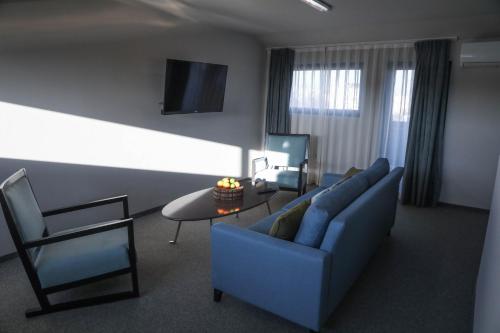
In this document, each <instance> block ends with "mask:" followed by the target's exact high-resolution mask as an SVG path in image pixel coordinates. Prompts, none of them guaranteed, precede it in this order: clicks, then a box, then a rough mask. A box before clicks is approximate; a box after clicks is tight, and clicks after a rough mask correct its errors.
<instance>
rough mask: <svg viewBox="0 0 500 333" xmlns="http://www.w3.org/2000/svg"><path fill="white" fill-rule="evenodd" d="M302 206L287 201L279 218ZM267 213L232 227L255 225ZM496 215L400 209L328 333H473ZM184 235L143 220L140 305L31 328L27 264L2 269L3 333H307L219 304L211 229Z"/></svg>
mask: <svg viewBox="0 0 500 333" xmlns="http://www.w3.org/2000/svg"><path fill="white" fill-rule="evenodd" d="M291 199H293V194H292V193H279V194H278V195H277V196H276V197H275V198H274V199H273V202H272V207H273V210H275V209H278V208H279V207H281V206H282V205H283V204H284V203H286V202H287V201H289V200H291ZM265 215H266V209H265V206H262V207H257V208H255V209H253V210H251V211H248V212H244V213H242V214H241V216H240V218H239V219H236V218H235V217H227V218H225V219H224V220H223V221H224V222H226V223H235V224H238V225H241V226H246V225H249V224H251V223H253V222H255V221H256V220H257V219H259V218H261V217H263V216H265ZM487 218H488V215H487V214H486V213H484V212H478V211H474V210H468V209H463V208H457V207H438V208H432V209H418V208H413V207H401V206H400V207H398V213H397V220H396V225H395V227H394V229H393V232H392V236H391V237H388V238H387V239H386V240H384V242H383V243H382V244H381V246H380V248H379V249H378V251H377V252H376V253H375V255H374V256H373V258H372V259H371V261H370V262H369V264H368V265H367V267H366V269H365V271H364V272H363V274H362V275H361V276H360V278H359V279H358V280H357V281H356V283H355V284H354V286H353V288H352V289H351V290H350V292H349V293H348V294H347V296H346V297H345V299H344V301H343V302H342V303H341V304H340V306H339V307H338V309H337V310H336V311H335V313H334V314H333V315H332V316H331V318H330V319H329V321H328V323H327V325H326V327H325V328H324V329H323V330H322V332H336V333H347V332H371V333H374V332H405V333H410V332H441V333H442V332H453V333H460V332H471V327H472V314H473V300H474V286H475V279H476V275H477V271H478V267H479V261H480V255H481V249H482V244H483V238H484V232H485V227H486V224H487ZM174 231H175V225H174V223H172V222H168V221H165V220H163V219H162V218H161V216H160V214H159V213H154V214H151V215H148V216H145V217H142V218H140V219H137V220H136V247H137V251H138V259H139V274H140V275H139V278H140V285H141V293H142V295H141V297H140V298H138V299H131V300H125V301H120V302H116V303H110V304H106V305H100V306H94V307H88V308H82V309H77V310H71V311H67V312H61V313H55V314H51V315H46V316H42V317H37V318H32V319H26V318H25V317H24V310H25V309H27V308H30V307H35V306H36V299H35V297H34V294H33V292H32V290H31V287H30V285H29V282H28V279H27V277H26V274H25V273H24V270H23V268H22V266H21V263H20V261H19V259H17V258H16V259H12V260H9V261H6V262H3V263H0V332H2V333H7V332H307V330H306V329H304V328H302V327H300V326H297V325H295V324H293V323H291V322H288V321H287V320H284V319H282V318H279V317H277V316H275V315H273V314H270V313H268V312H265V311H263V310H260V309H258V308H256V307H253V306H251V305H249V304H246V303H244V302H242V301H239V300H238V299H235V298H233V297H230V296H226V295H224V297H223V299H222V302H221V303H213V302H212V289H211V284H210V238H209V223H208V222H190V223H185V225H184V226H183V229H182V230H181V234H180V237H179V242H178V244H177V245H175V246H172V245H170V244H168V240H169V239H171V237H172V236H173V234H174ZM128 286H129V280H128V279H121V278H120V279H116V280H113V281H109V282H104V283H100V284H96V285H93V286H90V287H86V288H81V289H79V290H76V291H74V292H71V293H66V294H63V295H57V297H56V298H58V299H67V298H69V297H80V296H87V295H89V294H95V293H100V292H103V291H109V290H115V289H123V288H127V287H128Z"/></svg>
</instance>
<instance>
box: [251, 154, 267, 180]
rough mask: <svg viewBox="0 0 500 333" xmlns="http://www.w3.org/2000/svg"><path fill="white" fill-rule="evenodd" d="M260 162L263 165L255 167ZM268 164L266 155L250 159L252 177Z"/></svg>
mask: <svg viewBox="0 0 500 333" xmlns="http://www.w3.org/2000/svg"><path fill="white" fill-rule="evenodd" d="M262 162H264V163H262ZM262 164H264V167H263V168H260V169H257V168H258V167H259V165H262ZM268 166H269V163H268V161H267V157H258V158H254V159H253V160H252V178H255V174H257V172H259V171H262V170H264V169H267V167H268Z"/></svg>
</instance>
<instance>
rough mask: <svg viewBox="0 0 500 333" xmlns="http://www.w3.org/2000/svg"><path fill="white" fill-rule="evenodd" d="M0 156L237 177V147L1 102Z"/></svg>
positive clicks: (240, 153) (239, 164) (240, 154)
mask: <svg viewBox="0 0 500 333" xmlns="http://www.w3.org/2000/svg"><path fill="white" fill-rule="evenodd" d="M0 124H1V126H2V129H1V131H0V157H3V158H10V159H21V160H32V161H44V162H56V163H69V164H81V165H92V166H105V167H114V168H126V169H139V170H152V171H165V172H176V173H188V174H200V175H217V176H234V177H240V176H241V158H242V150H241V148H240V147H237V146H233V145H227V144H222V143H217V142H211V141H207V140H201V139H195V138H191V137H186V136H182V135H175V134H170V133H164V132H159V131H154V130H148V129H144V128H139V127H134V126H129V125H122V124H117V123H112V122H108V121H102V120H96V119H90V118H85V117H80V116H74V115H68V114H64V113H59V112H54V111H48V110H43V109H38V108H32V107H27V106H22V105H17V104H11V103H6V102H0Z"/></svg>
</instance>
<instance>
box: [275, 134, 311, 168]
mask: <svg viewBox="0 0 500 333" xmlns="http://www.w3.org/2000/svg"><path fill="white" fill-rule="evenodd" d="M308 152H309V134H274V133H270V134H268V136H267V141H266V157H267V160H268V162H269V164H270V165H274V166H288V167H294V168H298V167H299V166H300V163H302V162H303V161H304V160H305V159H307V158H308Z"/></svg>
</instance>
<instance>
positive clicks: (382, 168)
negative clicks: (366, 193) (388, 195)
mask: <svg viewBox="0 0 500 333" xmlns="http://www.w3.org/2000/svg"><path fill="white" fill-rule="evenodd" d="M389 170H390V166H389V161H388V160H387V158H379V159H377V160H376V161H375V162H374V163H373V164H372V165H371V166H370V167H369V168H367V169H366V170H365V171H362V172H361V174H363V175H364V176H365V177H366V178H367V179H368V184H369V186H373V184H375V183H376V182H378V181H379V180H380V179H382V178H383V177H385V176H386V175H387V174H388V173H389Z"/></svg>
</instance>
